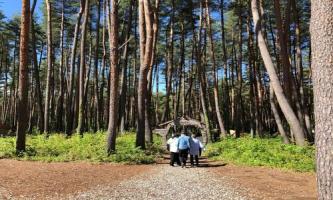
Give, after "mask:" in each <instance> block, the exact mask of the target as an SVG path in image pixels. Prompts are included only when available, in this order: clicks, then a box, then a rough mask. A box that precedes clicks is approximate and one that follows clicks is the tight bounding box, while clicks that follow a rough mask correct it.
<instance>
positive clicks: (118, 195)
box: [66, 165, 249, 200]
mask: <svg viewBox="0 0 333 200" xmlns="http://www.w3.org/2000/svg"><path fill="white" fill-rule="evenodd" d="M237 191H239V188H234V187H231V186H230V185H229V184H228V183H227V180H225V179H224V178H223V177H219V178H218V179H217V178H215V177H214V176H213V174H211V173H210V172H209V171H208V169H207V168H200V167H199V168H185V169H182V168H180V167H171V166H168V165H157V166H156V168H155V169H154V170H153V172H150V173H149V174H147V173H146V174H143V175H140V176H137V177H134V178H131V179H129V180H126V181H123V182H121V183H120V184H118V185H117V186H113V187H106V186H98V187H96V188H94V189H91V190H90V191H87V192H84V193H81V194H78V195H76V196H72V197H69V199H80V200H81V199H145V200H147V199H163V200H165V199H184V200H185V199H218V200H221V199H223V200H228V199H232V200H237V199H249V198H247V197H244V196H242V195H241V194H240V193H238V192H237ZM243 192H244V191H243ZM66 199H67V198H66Z"/></svg>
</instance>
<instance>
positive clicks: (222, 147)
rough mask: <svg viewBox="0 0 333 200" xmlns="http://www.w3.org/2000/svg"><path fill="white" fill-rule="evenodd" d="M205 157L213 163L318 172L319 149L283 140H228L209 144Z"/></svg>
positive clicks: (246, 138) (245, 138) (248, 138)
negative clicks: (282, 141) (317, 158)
mask: <svg viewBox="0 0 333 200" xmlns="http://www.w3.org/2000/svg"><path fill="white" fill-rule="evenodd" d="M205 154H206V155H207V156H208V157H209V158H210V159H212V160H223V161H226V162H231V163H234V164H238V165H248V166H268V167H275V168H281V169H288V170H293V171H299V172H314V171H315V148H314V147H313V146H307V147H299V146H295V145H286V144H282V143H281V139H280V138H270V139H256V138H255V139H253V138H250V137H244V138H239V139H234V138H228V139H224V140H222V141H220V142H217V143H213V144H210V145H208V147H207V151H206V152H205Z"/></svg>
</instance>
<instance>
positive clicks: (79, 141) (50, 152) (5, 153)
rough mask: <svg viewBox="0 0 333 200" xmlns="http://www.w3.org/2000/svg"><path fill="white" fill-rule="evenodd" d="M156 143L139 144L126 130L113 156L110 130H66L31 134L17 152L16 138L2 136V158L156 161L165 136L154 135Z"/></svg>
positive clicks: (126, 161) (0, 144) (119, 139)
mask: <svg viewBox="0 0 333 200" xmlns="http://www.w3.org/2000/svg"><path fill="white" fill-rule="evenodd" d="M154 140H155V143H154V145H152V146H151V147H149V148H148V149H147V150H141V149H139V148H136V147H135V134H133V133H125V134H122V135H121V136H119V137H118V138H117V146H116V147H117V150H116V153H115V154H111V155H110V156H108V155H107V153H106V134H105V133H103V132H98V133H85V134H84V137H83V138H81V137H80V136H78V135H74V136H72V137H70V138H66V136H64V135H62V134H53V135H51V136H50V137H49V138H48V139H45V137H44V136H43V135H32V136H28V137H27V148H26V152H24V153H19V154H16V150H15V138H14V137H9V138H0V159H1V158H15V159H20V160H36V161H47V162H54V161H55V162H68V161H82V160H86V161H91V162H117V163H127V164H148V163H154V162H155V160H156V158H157V157H159V155H160V154H161V152H162V150H161V149H160V145H161V138H160V137H158V136H156V137H154Z"/></svg>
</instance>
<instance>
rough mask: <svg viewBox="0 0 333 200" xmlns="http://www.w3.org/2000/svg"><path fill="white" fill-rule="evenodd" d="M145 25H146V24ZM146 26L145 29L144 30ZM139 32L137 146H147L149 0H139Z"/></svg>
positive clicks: (149, 54) (149, 44) (150, 53)
mask: <svg viewBox="0 0 333 200" xmlns="http://www.w3.org/2000/svg"><path fill="white" fill-rule="evenodd" d="M144 25H145V26H144ZM144 28H145V30H144ZM139 32H140V75H139V83H138V131H137V138H136V146H137V147H140V148H142V149H144V148H145V109H147V108H146V100H147V84H148V81H147V75H148V71H149V68H150V63H151V57H152V50H153V49H152V48H153V29H152V19H151V6H150V2H149V0H139Z"/></svg>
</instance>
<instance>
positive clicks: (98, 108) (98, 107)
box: [94, 0, 102, 130]
mask: <svg viewBox="0 0 333 200" xmlns="http://www.w3.org/2000/svg"><path fill="white" fill-rule="evenodd" d="M96 3H97V19H96V20H97V21H96V44H95V45H96V46H95V58H94V72H95V73H94V78H95V90H94V92H95V93H94V96H95V97H94V98H95V99H94V100H95V104H96V128H95V130H100V129H101V121H102V120H101V100H100V95H99V84H98V77H99V73H98V63H99V44H100V43H99V31H100V19H101V4H102V0H97V2H96Z"/></svg>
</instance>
